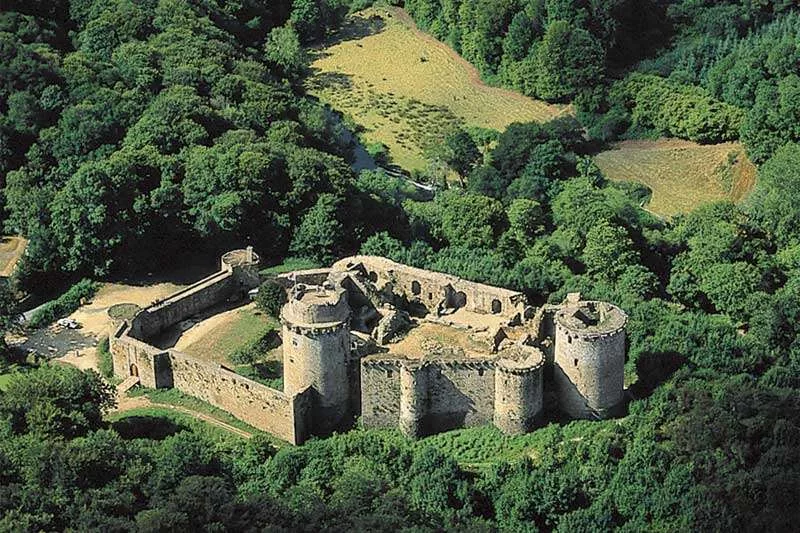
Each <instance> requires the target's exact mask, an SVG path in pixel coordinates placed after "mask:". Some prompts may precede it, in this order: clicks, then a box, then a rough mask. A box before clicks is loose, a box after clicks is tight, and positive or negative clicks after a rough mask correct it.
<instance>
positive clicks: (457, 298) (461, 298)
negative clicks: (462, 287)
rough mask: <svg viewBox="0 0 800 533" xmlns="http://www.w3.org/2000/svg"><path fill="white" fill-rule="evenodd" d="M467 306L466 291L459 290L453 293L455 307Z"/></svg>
mask: <svg viewBox="0 0 800 533" xmlns="http://www.w3.org/2000/svg"><path fill="white" fill-rule="evenodd" d="M466 306H467V295H466V294H465V293H464V291H458V292H457V293H455V295H453V307H454V308H456V309H461V308H462V307H466Z"/></svg>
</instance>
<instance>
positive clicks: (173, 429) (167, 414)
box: [107, 406, 243, 444]
mask: <svg viewBox="0 0 800 533" xmlns="http://www.w3.org/2000/svg"><path fill="white" fill-rule="evenodd" d="M107 420H108V421H109V422H110V423H111V427H112V428H114V429H115V430H116V431H117V432H118V433H119V434H120V435H122V436H123V437H125V438H148V439H162V438H164V437H167V436H169V435H173V434H175V433H177V432H180V431H191V432H192V433H195V434H197V435H201V436H203V437H205V438H207V439H208V440H210V441H212V442H216V443H220V444H234V443H236V442H241V441H242V439H243V437H241V436H239V435H236V434H235V433H231V432H230V431H227V430H226V429H224V428H221V427H218V426H215V425H213V424H208V423H206V422H204V421H202V420H198V419H196V418H193V417H192V416H190V415H188V414H186V413H181V412H179V411H173V410H171V409H169V408H167V407H158V406H154V407H139V408H136V409H131V410H129V411H125V412H123V413H114V414H112V415H109V416H108V417H107Z"/></svg>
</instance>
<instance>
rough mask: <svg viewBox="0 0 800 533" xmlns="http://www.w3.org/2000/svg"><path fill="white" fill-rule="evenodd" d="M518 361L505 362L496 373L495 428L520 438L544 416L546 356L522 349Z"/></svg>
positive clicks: (496, 369)
mask: <svg viewBox="0 0 800 533" xmlns="http://www.w3.org/2000/svg"><path fill="white" fill-rule="evenodd" d="M519 349H520V351H521V352H522V353H520V354H519V357H518V358H514V359H510V358H503V359H500V360H498V361H497V362H496V363H495V370H494V425H495V427H497V428H498V429H500V430H501V431H503V433H507V434H509V435H520V434H522V433H527V432H529V431H531V430H532V429H533V427H534V426H535V425H536V422H537V420H538V418H539V416H540V415H541V413H542V372H543V368H544V355H543V354H542V352H540V351H539V350H538V349H536V348H534V347H532V346H520V347H519Z"/></svg>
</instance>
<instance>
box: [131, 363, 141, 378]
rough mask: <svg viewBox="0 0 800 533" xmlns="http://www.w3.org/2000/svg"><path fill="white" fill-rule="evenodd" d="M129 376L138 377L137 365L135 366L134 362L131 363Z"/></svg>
mask: <svg viewBox="0 0 800 533" xmlns="http://www.w3.org/2000/svg"><path fill="white" fill-rule="evenodd" d="M131 376H134V377H137V378H138V377H139V367H137V366H136V365H135V364H131Z"/></svg>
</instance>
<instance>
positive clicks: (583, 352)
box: [553, 304, 627, 418]
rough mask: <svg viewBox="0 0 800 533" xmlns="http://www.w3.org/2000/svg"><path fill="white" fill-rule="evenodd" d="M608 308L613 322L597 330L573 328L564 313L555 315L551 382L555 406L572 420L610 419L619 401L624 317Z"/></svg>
mask: <svg viewBox="0 0 800 533" xmlns="http://www.w3.org/2000/svg"><path fill="white" fill-rule="evenodd" d="M604 305H605V304H604ZM608 307H609V308H610V309H611V311H610V312H611V313H613V315H614V317H613V319H614V322H613V323H612V324H610V326H609V327H608V328H601V330H600V331H593V330H592V329H591V328H590V329H589V330H584V329H579V328H575V327H573V325H574V324H575V322H574V321H573V322H569V321H568V320H565V319H564V316H565V315H566V314H568V313H567V311H566V310H562V311H559V313H558V314H557V315H556V319H555V355H554V365H553V374H554V376H553V380H554V382H555V385H556V391H557V393H558V399H559V407H560V408H561V410H562V411H563V412H565V413H567V414H568V415H570V416H572V417H576V418H604V417H607V416H612V415H614V414H615V408H617V407H618V406H619V405H620V404H621V403H622V400H623V393H624V385H625V383H624V381H625V375H624V374H625V323H626V322H627V316H626V315H625V314H624V313H623V312H622V311H621V310H619V309H618V308H616V307H613V306H608ZM571 324H572V325H571Z"/></svg>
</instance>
